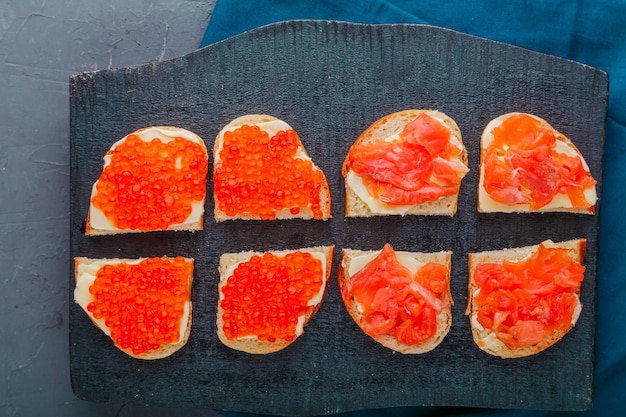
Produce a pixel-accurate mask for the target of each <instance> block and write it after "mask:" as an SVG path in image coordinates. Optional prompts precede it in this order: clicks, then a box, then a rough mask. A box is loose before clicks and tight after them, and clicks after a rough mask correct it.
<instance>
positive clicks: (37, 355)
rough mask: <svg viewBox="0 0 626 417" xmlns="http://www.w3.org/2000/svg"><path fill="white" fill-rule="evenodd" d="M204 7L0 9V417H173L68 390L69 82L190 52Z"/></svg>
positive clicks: (18, 1)
mask: <svg viewBox="0 0 626 417" xmlns="http://www.w3.org/2000/svg"><path fill="white" fill-rule="evenodd" d="M214 5H215V1H214V0H155V1H151V2H147V1H143V0H111V1H105V2H97V1H82V0H0V128H1V129H2V135H0V145H1V146H0V340H1V341H2V342H1V344H0V416H25V417H30V416H106V417H108V416H116V415H118V416H159V415H163V416H166V415H171V413H172V412H173V411H172V410H173V409H172V408H156V409H150V410H146V409H145V408H144V407H141V406H124V405H123V404H119V403H113V404H92V403H89V402H86V401H81V400H79V399H78V398H76V397H75V395H74V394H73V393H72V390H71V386H70V378H69V342H68V330H69V323H68V312H69V305H70V300H69V298H68V286H69V281H68V279H67V277H68V274H69V273H70V266H69V262H68V259H69V224H70V223H69V198H70V196H69V176H70V168H69V160H70V156H69V78H70V75H72V74H75V73H78V72H81V71H87V70H99V69H106V68H115V67H123V66H127V65H134V64H143V63H146V62H158V61H163V60H166V59H170V58H173V57H176V56H180V55H183V54H185V53H187V52H190V51H192V50H194V49H196V48H197V47H198V45H199V43H200V40H201V39H202V35H203V33H204V30H205V29H206V26H207V22H208V20H209V18H210V16H211V13H212V10H213V6H214ZM176 412H178V413H187V415H192V414H191V413H193V411H192V410H189V409H185V408H183V409H180V408H179V409H177V411H176ZM202 415H215V414H214V413H212V412H211V411H210V410H205V411H203V412H202Z"/></svg>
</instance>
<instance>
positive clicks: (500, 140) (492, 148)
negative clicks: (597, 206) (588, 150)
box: [484, 113, 596, 210]
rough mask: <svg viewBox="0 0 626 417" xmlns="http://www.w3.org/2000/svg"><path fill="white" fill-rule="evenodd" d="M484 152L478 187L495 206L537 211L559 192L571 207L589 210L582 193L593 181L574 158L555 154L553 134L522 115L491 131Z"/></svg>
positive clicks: (581, 164) (555, 139)
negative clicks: (526, 206)
mask: <svg viewBox="0 0 626 417" xmlns="http://www.w3.org/2000/svg"><path fill="white" fill-rule="evenodd" d="M491 133H492V134H493V141H492V142H491V143H490V144H489V146H488V147H487V149H486V151H485V162H484V167H485V173H484V187H485V190H486V191H487V194H489V196H490V197H491V198H492V199H493V200H494V201H497V202H499V203H503V204H508V205H514V204H529V205H530V208H531V209H534V210H536V209H540V208H542V207H544V206H545V205H547V204H549V203H550V202H551V201H552V200H553V199H554V197H555V196H556V195H557V194H559V193H561V194H566V195H568V197H569V198H570V200H571V202H572V205H573V207H574V208H587V207H590V206H591V205H592V203H590V202H588V201H587V199H586V198H585V194H584V191H585V189H587V188H589V187H591V186H593V185H594V184H595V183H596V181H595V180H594V179H593V177H592V176H591V174H590V173H589V171H587V170H586V169H585V166H584V165H583V163H582V160H581V158H580V157H578V156H575V157H574V156H569V155H566V154H564V153H560V152H558V151H557V147H556V145H557V138H556V136H555V134H554V132H553V131H552V130H551V129H549V128H546V127H544V126H542V124H541V122H540V121H538V120H536V119H535V118H533V117H531V116H529V115H528V114H523V113H520V114H516V115H513V116H511V117H509V118H508V119H506V120H504V121H503V122H502V124H501V125H499V126H498V127H496V128H494V129H493V131H492V132H491Z"/></svg>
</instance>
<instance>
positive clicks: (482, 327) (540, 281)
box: [466, 239, 586, 358]
mask: <svg viewBox="0 0 626 417" xmlns="http://www.w3.org/2000/svg"><path fill="white" fill-rule="evenodd" d="M585 251H586V240H585V239H574V240H570V241H566V242H559V243H553V242H552V241H549V240H547V241H544V242H542V243H541V244H539V245H534V246H526V247H520V248H509V249H501V250H494V251H486V252H478V253H471V254H470V255H469V285H468V292H469V294H468V305H467V310H466V314H467V315H469V318H470V324H471V329H472V335H473V338H474V341H475V342H476V345H477V346H478V347H479V348H480V349H482V350H484V351H485V352H487V353H489V354H491V355H494V356H499V357H501V358H519V357H523V356H530V355H534V354H537V353H539V352H541V351H543V350H545V349H547V348H548V347H550V346H552V345H553V344H555V343H557V342H558V341H559V340H561V339H562V338H563V337H564V336H565V335H566V334H567V333H568V332H569V331H570V329H572V328H573V327H574V325H575V324H576V322H577V321H578V318H579V316H580V313H581V311H582V304H581V302H580V286H581V283H582V281H583V279H584V273H585V267H584V266H583V258H584V256H585Z"/></svg>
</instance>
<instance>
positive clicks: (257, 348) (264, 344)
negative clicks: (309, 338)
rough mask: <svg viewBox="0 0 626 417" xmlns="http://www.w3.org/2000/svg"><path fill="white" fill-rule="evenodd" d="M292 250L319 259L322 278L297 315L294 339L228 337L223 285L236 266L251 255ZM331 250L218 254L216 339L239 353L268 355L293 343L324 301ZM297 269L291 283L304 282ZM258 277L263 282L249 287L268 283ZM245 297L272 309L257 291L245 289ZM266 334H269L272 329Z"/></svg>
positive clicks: (231, 275) (315, 248)
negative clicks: (254, 292)
mask: <svg viewBox="0 0 626 417" xmlns="http://www.w3.org/2000/svg"><path fill="white" fill-rule="evenodd" d="M295 252H301V253H308V254H311V255H312V256H313V257H314V258H315V259H318V260H319V261H320V262H321V268H322V275H323V276H322V277H320V278H321V279H322V285H321V288H320V291H319V292H318V293H317V294H314V295H313V296H312V297H311V298H310V299H309V301H308V303H307V307H306V309H305V311H304V312H303V315H301V316H299V317H298V323H299V324H298V326H297V328H296V334H294V335H293V338H292V339H291V340H288V339H285V338H280V337H277V338H275V340H273V341H270V340H269V338H265V337H263V340H261V339H260V338H259V337H257V336H258V335H256V334H249V335H245V336H239V337H233V338H229V337H227V335H226V333H225V331H224V327H225V320H224V313H225V311H224V308H223V302H224V300H225V299H226V297H225V294H224V288H225V286H227V285H228V284H230V283H231V280H232V279H233V276H234V275H233V274H234V271H235V269H236V268H238V267H239V266H240V265H241V264H243V263H248V262H249V261H250V260H251V258H252V257H253V256H259V257H263V255H264V253H270V254H272V255H275V256H277V257H284V256H286V255H288V254H293V253H295ZM333 252H334V246H319V247H309V248H302V249H294V250H279V251H269V252H254V251H248V252H240V253H225V254H223V255H222V256H221V257H220V264H219V273H220V281H219V284H218V309H217V321H216V322H217V335H218V337H219V339H220V340H221V341H222V343H223V344H224V345H226V346H228V347H230V348H232V349H235V350H239V351H242V352H247V353H253V354H267V353H273V352H278V351H280V350H282V349H284V348H286V347H287V346H289V345H290V344H292V343H293V342H294V341H295V340H296V339H297V338H298V337H300V336H301V335H302V333H303V332H304V327H305V326H306V325H307V324H308V323H309V321H310V320H311V318H312V317H313V315H314V314H315V313H316V312H317V311H318V309H319V308H320V306H321V304H322V302H323V301H324V298H325V297H326V292H327V289H328V282H329V280H330V274H331V269H332V260H333ZM300 272H301V271H298V270H296V271H294V276H290V278H291V280H292V281H291V282H292V283H297V282H298V281H299V280H302V281H304V280H306V279H307V277H306V276H304V277H300V276H295V274H296V273H300ZM260 279H261V280H263V281H262V282H263V284H261V282H260V281H256V282H255V283H253V284H251V286H256V285H266V284H268V281H267V280H265V278H260ZM257 280H259V278H257ZM294 285H295V284H294ZM282 290H284V289H281V290H279V291H282ZM292 290H293V289H292ZM244 291H245V290H244ZM287 291H290V289H289V288H288V289H287ZM244 296H245V297H247V298H248V299H249V298H251V297H255V300H256V301H258V302H262V303H263V305H264V306H267V308H271V305H272V304H267V303H268V301H267V299H266V298H264V297H263V296H262V295H261V296H258V293H256V295H253V294H252V292H248V293H245V294H244ZM259 297H261V298H262V299H261V300H259ZM264 308H265V307H264ZM234 323H235V324H237V321H234ZM269 333H271V331H270V332H269ZM266 336H270V337H271V334H268V335H266Z"/></svg>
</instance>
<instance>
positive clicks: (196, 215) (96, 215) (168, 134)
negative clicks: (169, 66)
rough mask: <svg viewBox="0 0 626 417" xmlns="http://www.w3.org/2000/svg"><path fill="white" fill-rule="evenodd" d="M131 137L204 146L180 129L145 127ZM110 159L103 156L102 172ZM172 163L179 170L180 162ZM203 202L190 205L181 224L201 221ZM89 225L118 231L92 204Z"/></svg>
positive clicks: (92, 193) (198, 138) (188, 132)
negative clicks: (189, 210)
mask: <svg viewBox="0 0 626 417" xmlns="http://www.w3.org/2000/svg"><path fill="white" fill-rule="evenodd" d="M132 135H135V136H138V137H139V138H140V139H141V140H143V141H144V142H151V141H152V140H153V139H160V140H161V142H163V143H168V142H171V141H173V140H174V139H175V138H183V139H187V140H189V141H191V142H193V143H197V144H199V145H202V146H204V141H203V140H202V138H200V136H198V135H196V134H195V133H193V132H190V131H188V130H186V129H180V128H165V127H163V126H152V127H147V128H145V129H141V130H138V131H136V132H133V133H132ZM126 138H128V135H127V136H125V137H123V138H122V139H120V140H118V141H117V142H115V143H114V144H113V146H111V150H114V149H115V148H116V147H117V146H119V145H120V144H122V143H123V142H124V141H125V140H126ZM111 158H112V156H111V155H110V154H107V155H105V156H104V165H103V167H102V170H104V168H106V167H107V166H109V165H110V164H111ZM174 163H175V164H176V168H177V169H180V161H179V160H177V161H174ZM97 186H98V181H96V182H95V183H94V184H93V186H92V188H91V197H90V201H91V199H93V198H94V196H95V195H96V194H97V192H98V189H97ZM205 200H206V198H203V199H202V201H195V202H193V203H192V204H191V213H190V214H189V216H188V217H187V218H186V219H185V221H183V222H182V223H181V224H183V225H185V224H194V223H197V222H199V221H200V219H202V216H203V215H204V203H205ZM89 224H90V225H91V227H92V228H93V229H96V230H103V231H114V230H120V229H118V228H117V227H116V226H114V225H113V223H111V221H110V220H109V219H108V218H107V216H106V215H105V214H104V212H103V211H102V210H100V209H99V208H97V207H94V205H93V204H90V205H89ZM176 226H177V225H172V226H171V227H170V228H172V229H174V228H175V227H176ZM124 231H126V232H134V230H132V229H125V230H124Z"/></svg>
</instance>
